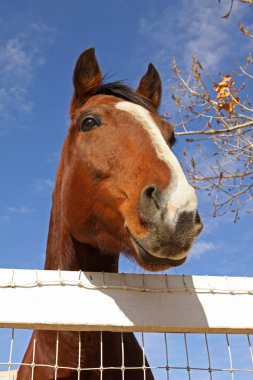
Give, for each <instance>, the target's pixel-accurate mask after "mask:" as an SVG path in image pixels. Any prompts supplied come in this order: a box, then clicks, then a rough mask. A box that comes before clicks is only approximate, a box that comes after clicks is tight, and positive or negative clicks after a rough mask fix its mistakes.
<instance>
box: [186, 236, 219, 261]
mask: <svg viewBox="0 0 253 380" xmlns="http://www.w3.org/2000/svg"><path fill="white" fill-rule="evenodd" d="M217 248H218V247H217V245H216V244H214V243H213V242H211V241H206V240H199V241H196V243H195V244H194V246H193V248H192V250H191V252H190V256H189V258H190V259H191V258H199V257H200V256H201V255H203V254H204V253H206V252H208V251H214V250H217Z"/></svg>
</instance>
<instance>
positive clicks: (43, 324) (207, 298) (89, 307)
mask: <svg viewBox="0 0 253 380" xmlns="http://www.w3.org/2000/svg"><path fill="white" fill-rule="evenodd" d="M0 305H2V306H1V309H0V327H15V328H31V329H33V328H35V329H51V330H60V329H64V330H74V331H89V330H94V331H123V332H124V331H144V332H145V331H149V332H152V331H155V332H202V333H219V332H220V333H248V334H252V333H253V278H239V277H230V278H228V277H208V276H175V275H148V274H147V275H136V274H118V273H117V274H115V273H113V274H112V273H84V272H65V271H39V270H38V271H37V270H12V269H0Z"/></svg>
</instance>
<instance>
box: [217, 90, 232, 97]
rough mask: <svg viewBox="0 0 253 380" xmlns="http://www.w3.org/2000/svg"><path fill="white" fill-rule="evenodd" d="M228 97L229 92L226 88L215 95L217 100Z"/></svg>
mask: <svg viewBox="0 0 253 380" xmlns="http://www.w3.org/2000/svg"><path fill="white" fill-rule="evenodd" d="M229 96H230V91H229V89H228V88H221V89H220V91H219V92H218V94H217V99H221V98H228V97H229Z"/></svg>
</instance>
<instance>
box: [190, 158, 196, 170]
mask: <svg viewBox="0 0 253 380" xmlns="http://www.w3.org/2000/svg"><path fill="white" fill-rule="evenodd" d="M191 163H192V167H193V169H195V168H196V162H195V161H194V158H193V157H192V158H191Z"/></svg>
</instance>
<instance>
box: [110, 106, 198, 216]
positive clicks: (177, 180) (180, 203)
mask: <svg viewBox="0 0 253 380" xmlns="http://www.w3.org/2000/svg"><path fill="white" fill-rule="evenodd" d="M115 107H116V108H117V109H118V110H122V111H125V112H128V113H129V114H130V115H131V116H132V117H134V118H135V119H136V120H137V121H138V122H139V123H140V124H141V125H142V127H143V128H144V130H145V131H146V132H147V133H148V134H149V136H150V139H151V142H152V145H153V147H154V148H155V151H156V154H157V156H158V158H159V159H160V160H162V161H164V162H165V163H166V164H167V165H168V167H169V169H170V172H171V179H172V181H171V183H170V185H169V187H168V189H167V191H166V193H167V202H168V204H167V208H168V213H169V219H170V220H171V221H173V222H176V221H177V217H178V214H179V212H183V211H188V212H190V211H196V209H197V197H196V193H195V190H194V189H193V188H192V186H190V185H189V183H188V182H187V179H186V177H185V175H184V172H183V170H182V168H181V166H180V164H179V162H178V160H177V158H176V156H175V155H174V154H173V153H172V151H171V150H170V148H169V147H168V145H167V144H166V142H165V140H164V138H163V136H162V134H161V131H160V130H159V128H158V126H157V125H156V123H155V122H154V120H153V118H152V116H151V114H150V112H149V111H148V110H147V109H145V108H144V107H142V106H139V105H138V104H133V103H130V102H127V101H121V102H119V103H117V104H116V106H115Z"/></svg>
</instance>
